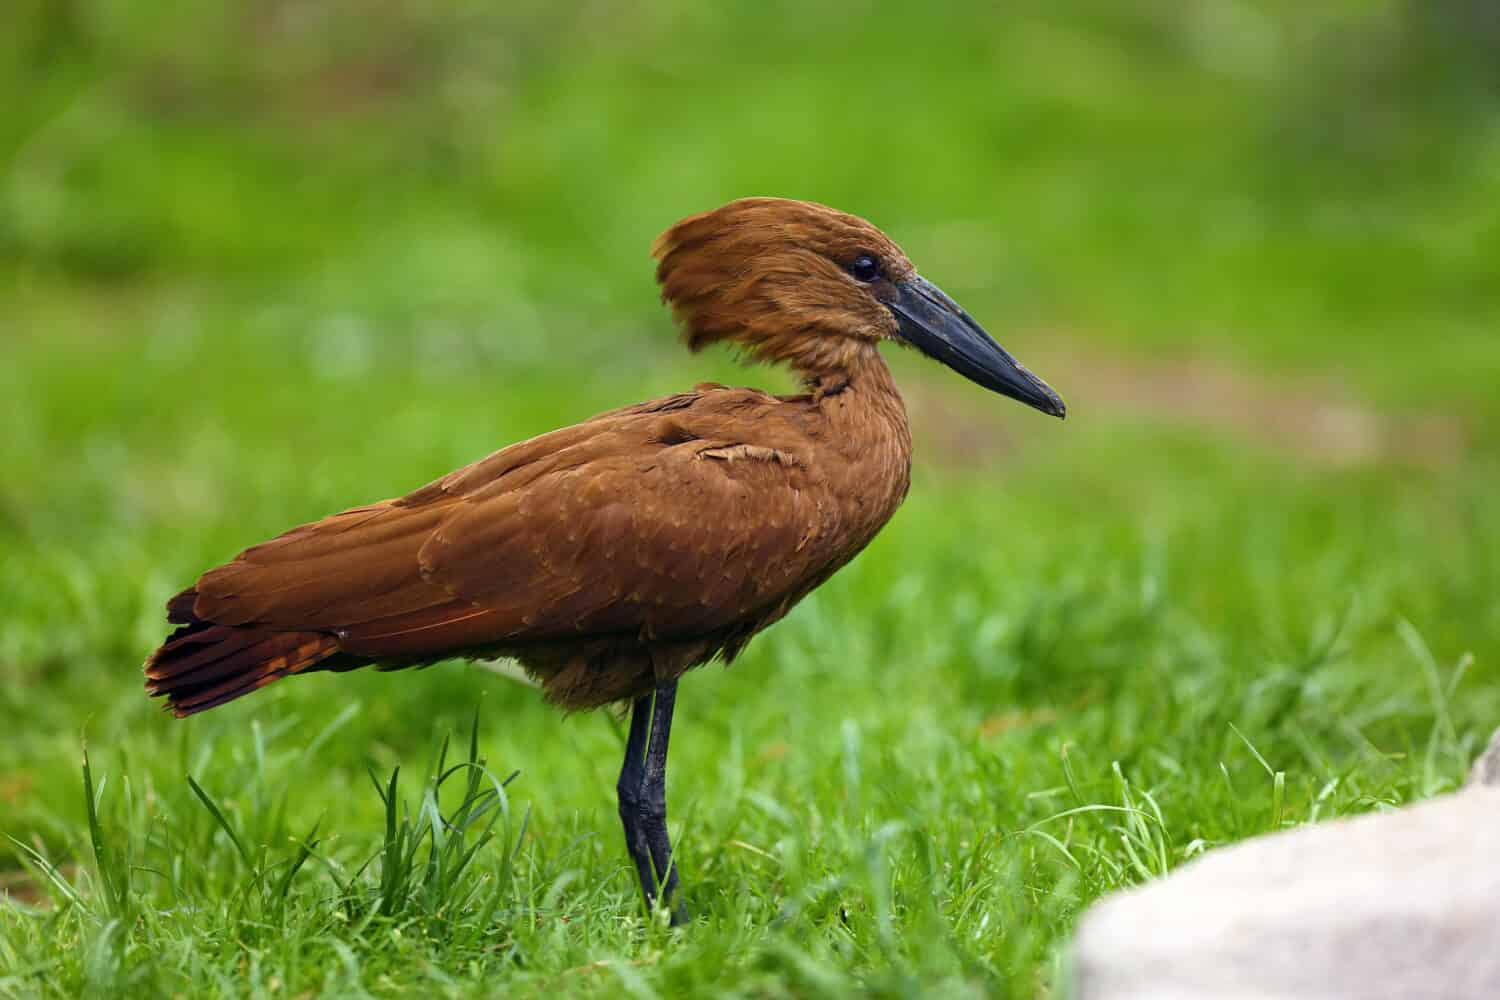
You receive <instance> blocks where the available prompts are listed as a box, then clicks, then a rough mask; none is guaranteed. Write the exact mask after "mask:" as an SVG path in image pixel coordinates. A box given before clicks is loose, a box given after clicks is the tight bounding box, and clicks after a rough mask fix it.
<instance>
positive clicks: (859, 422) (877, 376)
mask: <svg viewBox="0 0 1500 1000" xmlns="http://www.w3.org/2000/svg"><path fill="white" fill-rule="evenodd" d="M808 384H809V386H810V388H811V389H812V395H813V399H814V401H816V402H817V403H818V404H819V409H820V410H821V411H822V412H823V413H824V415H825V417H826V418H827V419H828V421H829V422H830V424H832V425H833V431H834V434H833V439H834V440H838V441H841V442H843V443H844V444H845V445H846V446H848V447H850V448H852V449H856V450H857V451H858V452H859V453H860V454H862V455H864V456H866V457H867V458H870V459H879V460H881V461H884V462H887V463H890V464H892V466H893V467H894V466H900V467H901V468H903V469H907V468H909V466H910V463H911V429H910V427H909V426H908V424H907V422H906V404H905V403H904V402H903V401H902V399H901V393H900V391H898V390H897V388H896V380H895V379H893V378H892V377H891V370H890V368H888V367H887V366H886V363H885V359H884V358H882V357H881V356H880V351H879V350H878V349H877V348H876V347H875V346H874V345H873V344H870V345H861V349H860V350H859V351H857V352H854V353H852V354H851V355H849V356H848V357H847V358H846V359H845V362H844V363H843V364H841V365H839V366H838V367H836V368H830V369H827V370H824V371H822V372H820V373H818V374H817V375H816V376H813V377H810V378H809V379H808ZM903 492H904V490H903Z"/></svg>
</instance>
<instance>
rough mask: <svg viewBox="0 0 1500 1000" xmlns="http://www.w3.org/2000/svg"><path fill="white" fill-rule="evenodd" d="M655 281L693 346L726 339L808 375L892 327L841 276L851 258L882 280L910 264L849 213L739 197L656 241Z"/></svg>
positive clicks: (871, 300) (884, 313)
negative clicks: (863, 261) (875, 269)
mask: <svg viewBox="0 0 1500 1000" xmlns="http://www.w3.org/2000/svg"><path fill="white" fill-rule="evenodd" d="M651 252H652V256H653V257H655V258H656V260H657V267H656V280H657V282H658V283H659V284H660V285H661V296H662V301H664V302H666V303H667V304H668V305H670V306H671V307H672V312H673V314H674V315H675V316H676V317H677V320H678V322H679V323H680V324H681V326H682V334H683V339H684V340H685V341H686V342H687V345H688V347H689V348H690V349H692V350H694V351H697V350H701V349H702V348H703V347H706V346H708V345H709V344H713V343H716V342H718V341H730V342H732V343H734V344H736V345H737V346H739V347H741V348H742V349H744V350H745V351H746V353H747V354H749V355H750V356H751V357H752V358H754V359H755V360H758V361H769V362H777V361H781V362H787V363H789V364H791V365H792V366H793V367H794V368H796V369H798V370H799V371H800V372H801V373H802V374H803V375H805V376H808V377H809V378H815V377H817V376H819V375H822V374H825V373H827V372H830V371H835V370H838V369H841V368H844V367H847V366H848V364H849V363H850V362H851V361H852V360H853V359H854V358H855V357H856V356H858V355H860V354H862V353H866V352H868V351H870V350H871V348H872V346H873V344H874V343H875V342H876V341H879V340H881V339H884V338H887V337H891V336H893V335H894V334H895V322H894V320H893V319H892V316H891V313H890V312H889V310H887V309H886V308H884V307H883V306H882V305H881V303H880V302H879V301H878V300H877V299H876V298H875V297H874V296H873V295H872V294H870V293H869V291H868V289H867V288H866V287H864V286H863V285H862V284H861V282H860V280H859V279H858V278H856V277H855V276H854V275H853V274H852V273H851V268H855V267H856V265H857V263H858V262H859V261H860V258H867V259H869V260H872V261H875V262H877V263H878V266H880V267H881V268H883V269H884V273H886V274H888V275H889V276H890V277H892V278H898V279H899V278H902V277H905V276H907V275H909V274H911V273H913V269H912V266H911V263H910V261H908V260H907V259H906V255H905V254H904V253H902V252H901V248H900V247H898V246H896V244H895V243H893V242H892V241H891V239H890V238H889V237H887V236H886V235H885V234H884V233H882V232H881V231H880V230H879V229H877V228H875V227H874V226H873V225H871V224H870V223H868V222H866V221H865V220H864V219H861V218H859V217H858V216H854V215H849V214H847V213H845V212H839V211H836V210H834V209H832V208H828V207H827V206H824V205H818V204H815V203H813V202H806V201H792V200H788V199H785V198H742V199H740V200H739V201H732V202H730V203H729V204H727V205H724V206H722V207H720V208H717V209H715V210H713V211H711V212H704V213H702V214H699V215H694V216H690V217H688V218H686V219H683V220H682V221H681V222H678V223H677V224H676V225H674V226H672V227H671V228H670V229H668V230H667V231H666V232H664V233H662V235H661V236H660V237H658V238H657V240H656V243H655V245H654V246H653V247H652V251H651Z"/></svg>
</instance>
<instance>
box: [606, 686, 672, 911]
mask: <svg viewBox="0 0 1500 1000" xmlns="http://www.w3.org/2000/svg"><path fill="white" fill-rule="evenodd" d="M676 702H677V682H676V681H669V682H667V683H666V684H662V685H661V686H659V687H658V688H657V689H656V691H655V693H654V694H650V695H647V696H646V697H644V698H638V699H637V700H636V702H635V704H634V705H633V706H632V707H631V710H630V737H629V739H628V740H626V743H625V764H624V766H623V767H621V768H620V782H619V784H618V785H617V786H616V790H617V791H618V792H619V796H620V821H621V823H623V824H624V826H625V847H626V849H627V850H628V851H630V858H631V860H632V861H634V862H635V870H636V874H637V875H639V876H640V879H641V894H642V895H643V896H645V899H646V906H647V908H648V909H650V908H654V907H655V906H656V900H657V893H656V887H657V885H658V884H659V885H660V886H661V895H662V898H663V899H665V900H666V901H667V902H668V904H670V903H671V901H672V897H673V896H674V895H676V892H677V866H676V864H674V863H673V861H672V843H671V841H670V840H669V839H668V837H667V741H668V740H669V739H670V738H671V735H672V709H673V708H674V707H675V705H676ZM683 919H685V917H684V914H683V912H682V910H681V908H674V909H673V911H672V923H674V924H678V923H681V922H682V921H683Z"/></svg>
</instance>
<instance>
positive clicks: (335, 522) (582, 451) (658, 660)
mask: <svg viewBox="0 0 1500 1000" xmlns="http://www.w3.org/2000/svg"><path fill="white" fill-rule="evenodd" d="M881 368H882V372H878V373H874V374H873V375H872V377H871V379H870V382H869V384H868V386H861V385H854V386H847V385H845V386H840V387H838V389H837V391H833V392H829V393H823V392H818V393H812V394H809V395H805V396H794V397H776V396H771V395H768V394H766V393H763V392H759V391H757V390H753V389H731V388H726V387H723V386H700V387H698V389H696V390H695V391H694V392H691V393H684V394H681V395H677V396H670V397H666V398H664V399H658V400H654V401H651V402H648V403H642V404H640V405H638V406H633V407H628V408H625V409H622V410H616V411H612V412H610V413H605V414H602V415H600V416H598V417H595V418H594V419H592V420H589V421H586V422H584V423H582V424H578V425H575V426H573V427H568V428H564V429H562V430H559V431H554V432H552V433H550V434H545V435H542V436H540V437H537V438H533V439H531V440H529V441H524V442H521V443H519V444H516V445H513V446H511V447H509V448H506V449H503V450H501V451H499V452H496V453H494V454H493V455H490V456H489V457H487V458H485V459H482V460H480V461H479V462H476V463H474V464H472V465H470V466H467V467H465V468H463V469H460V470H458V471H456V472H454V473H452V474H450V475H448V476H445V477H443V478H442V479H440V480H438V481H436V482H433V483H430V484H428V485H427V486H424V487H422V488H421V489H418V490H416V491H415V492H413V493H410V494H408V495H406V496H404V497H401V498H399V499H395V500H388V501H384V502H382V503H377V504H372V505H369V506H365V507H358V508H354V509H352V510H347V511H344V512H342V513H340V514H335V515H333V516H332V517H328V518H325V519H324V520H321V521H317V522H314V523H312V524H307V525H303V526H301V527H299V528H295V529H293V530H291V531H289V532H287V533H285V534H283V535H281V536H279V537H277V538H275V539H272V540H271V541H268V542H265V543H263V544H261V545H257V546H254V547H252V548H250V549H247V550H246V551H245V552H243V553H241V554H240V556H238V557H237V558H236V559H235V560H233V561H232V562H230V563H228V564H226V565H224V566H220V567H218V568H216V569H213V570H210V571H209V572H207V573H205V574H204V575H203V576H202V577H201V578H200V579H199V580H198V582H197V583H196V584H195V586H194V587H192V588H190V589H189V590H187V591H184V592H183V593H182V594H180V595H178V597H177V598H175V599H174V600H173V601H172V603H171V604H170V606H169V610H170V613H171V620H172V621H173V622H175V623H177V624H178V625H179V626H180V627H179V629H178V630H177V632H176V633H174V634H173V636H172V637H170V638H169V639H168V641H167V642H166V643H165V644H164V645H163V646H162V648H161V649H159V650H158V651H157V652H156V654H154V655H153V657H152V658H151V660H150V661H149V662H148V664H147V674H148V677H149V678H150V680H149V683H150V685H151V688H152V690H153V692H154V693H159V694H166V695H167V696H168V698H169V699H170V701H171V704H172V707H173V708H174V710H175V711H177V712H178V713H179V714H188V713H191V712H195V711H199V710H202V709H204V708H209V707H212V706H213V705H216V704H221V703H223V702H224V701H228V700H231V699H233V698H235V697H238V696H240V695H242V694H245V693H248V692H249V691H251V690H254V689H255V688H257V687H260V686H263V685H264V684H266V683H269V682H270V681H272V680H275V679H276V678H277V677H280V676H285V675H287V674H290V673H300V672H305V671H309V670H325V669H349V668H352V667H356V666H362V665H365V664H371V663H374V664H380V665H382V666H386V667H400V666H411V665H416V664H423V663H430V662H433V661H435V660H439V659H444V658H447V657H451V656H457V655H511V656H515V657H517V658H519V659H520V660H521V661H522V663H523V664H524V665H525V666H526V667H527V668H528V669H529V670H530V671H532V672H533V673H534V674H535V675H536V676H538V677H539V679H540V680H541V681H542V683H543V684H544V686H545V688H546V691H547V694H548V696H549V697H550V698H551V699H552V700H554V701H557V702H559V703H561V704H563V705H566V706H568V707H571V708H586V707H592V706H595V705H600V704H606V703H609V702H613V701H618V700H621V699H624V698H630V697H635V696H637V695H639V694H640V693H642V692H643V691H647V690H649V689H650V688H651V687H652V685H654V684H655V683H657V682H658V681H659V680H661V679H664V678H668V677H675V676H677V675H678V674H680V673H682V672H683V671H685V670H687V669H689V668H690V667H692V666H695V665H697V664H699V663H702V662H705V661H706V660H708V659H711V658H712V657H714V656H716V655H722V656H724V657H725V658H726V659H732V658H733V656H734V655H735V654H736V653H737V652H738V651H739V649H740V648H741V647H742V646H743V645H744V643H745V642H746V641H748V639H749V638H750V636H751V635H753V634H754V633H755V632H756V631H758V630H759V629H761V628H763V627H764V626H765V625H767V624H769V623H770V622H772V621H775V620H776V619H778V618H780V617H781V616H782V615H783V614H785V613H786V611H787V610H788V609H789V608H790V607H791V606H792V605H793V604H794V603H795V602H796V601H797V600H800V599H801V597H803V596H805V594H806V593H807V592H808V591H809V590H811V589H812V588H813V587H815V586H817V585H818V584H819V583H821V582H822V581H823V580H824V579H826V578H827V577H828V576H829V575H830V574H831V573H832V572H834V571H835V570H837V569H838V568H839V567H840V566H842V565H843V564H844V563H846V562H847V561H848V560H849V559H850V558H852V557H853V556H854V555H855V554H856V553H857V552H858V551H859V550H860V549H861V548H863V547H864V545H865V544H866V543H868V541H869V540H870V539H871V538H872V537H873V536H874V534H875V532H877V531H878V530H879V528H880V526H881V525H883V524H884V523H885V521H886V520H887V519H888V518H889V517H890V515H891V514H892V513H893V512H894V511H895V509H896V506H897V505H899V503H900V501H901V498H902V497H903V496H904V495H905V491H906V485H907V470H908V468H909V447H910V441H909V437H907V436H906V426H905V415H904V412H903V411H902V410H901V407H900V400H899V397H897V396H895V395H894V388H893V387H891V386H890V385H889V376H888V374H884V373H883V365H882V366H881ZM864 390H868V391H864Z"/></svg>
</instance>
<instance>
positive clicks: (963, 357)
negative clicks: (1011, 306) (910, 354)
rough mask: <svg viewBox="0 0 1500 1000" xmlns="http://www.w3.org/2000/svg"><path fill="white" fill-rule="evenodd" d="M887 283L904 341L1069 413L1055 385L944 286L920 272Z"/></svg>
mask: <svg viewBox="0 0 1500 1000" xmlns="http://www.w3.org/2000/svg"><path fill="white" fill-rule="evenodd" d="M888 287H893V288H894V289H895V291H896V297H895V299H894V301H887V302H886V303H885V304H886V307H887V308H888V309H890V311H891V312H893V313H894V314H895V315H896V320H897V321H898V322H899V323H900V325H901V339H902V340H904V341H906V342H907V343H908V344H910V345H912V346H913V347H915V348H916V349H917V350H919V351H921V352H922V353H923V354H925V355H927V356H928V357H929V358H932V359H934V360H936V361H941V362H942V363H943V364H945V365H947V366H948V367H949V368H952V369H953V370H954V371H956V372H958V373H959V374H960V375H962V376H963V377H964V378H966V379H968V380H969V381H971V382H978V383H979V384H980V385H982V386H984V387H985V388H986V389H990V390H992V391H994V392H998V393H1000V394H1001V395H1002V396H1009V397H1010V398H1011V399H1018V400H1020V401H1021V402H1023V403H1025V404H1026V405H1027V406H1034V407H1036V408H1037V409H1038V410H1041V411H1042V412H1043V413H1050V414H1051V415H1052V416H1054V417H1062V416H1065V415H1066V414H1067V412H1068V411H1067V407H1066V406H1064V405H1063V401H1062V398H1061V397H1060V396H1058V394H1057V393H1055V392H1053V391H1052V387H1051V386H1049V385H1048V384H1047V383H1046V382H1043V381H1042V380H1041V379H1039V378H1037V377H1036V376H1035V375H1033V374H1031V372H1029V371H1027V370H1026V369H1025V367H1023V366H1022V365H1021V363H1020V362H1019V361H1017V360H1016V359H1015V358H1013V357H1011V356H1010V354H1009V353H1007V352H1006V350H1005V348H1003V347H1001V346H1000V345H999V344H997V343H995V341H994V339H993V338H992V337H991V336H990V335H989V334H987V333H985V332H984V328H983V327H981V326H980V325H979V324H978V323H976V322H974V320H973V318H972V317H970V316H969V314H968V313H966V312H964V311H963V309H961V308H959V305H958V303H957V302H954V301H953V300H952V299H950V298H948V296H947V295H945V294H944V293H943V290H942V289H941V288H939V287H938V286H936V285H934V284H933V283H932V282H930V281H928V280H927V279H925V278H920V277H917V276H916V275H913V276H912V277H910V278H908V279H906V280H905V281H899V282H895V283H894V284H893V285H891V286H888Z"/></svg>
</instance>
